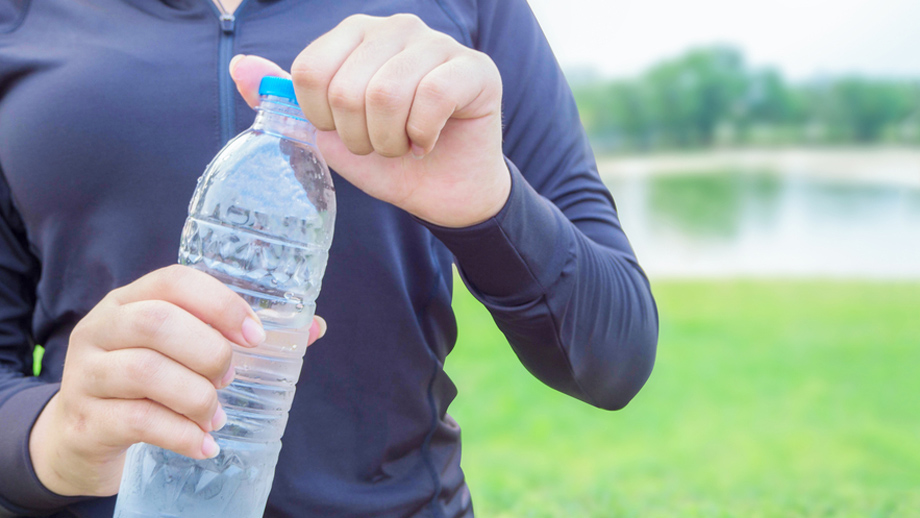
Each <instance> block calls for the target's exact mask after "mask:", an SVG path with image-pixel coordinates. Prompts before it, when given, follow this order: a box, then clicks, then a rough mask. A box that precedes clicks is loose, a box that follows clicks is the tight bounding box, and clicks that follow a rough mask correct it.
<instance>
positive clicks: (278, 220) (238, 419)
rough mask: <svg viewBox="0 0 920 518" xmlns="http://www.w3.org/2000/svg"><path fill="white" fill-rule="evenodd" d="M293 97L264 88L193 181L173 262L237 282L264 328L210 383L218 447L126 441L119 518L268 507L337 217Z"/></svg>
mask: <svg viewBox="0 0 920 518" xmlns="http://www.w3.org/2000/svg"><path fill="white" fill-rule="evenodd" d="M292 102H293V101H285V100H284V99H279V98H276V97H272V96H269V97H263V102H262V105H261V106H260V110H259V114H258V115H257V117H256V122H255V123H254V124H253V127H252V128H250V129H249V130H247V131H246V132H244V133H242V134H240V135H239V136H238V137H236V138H235V139H233V140H232V141H231V142H229V143H228V144H227V146H225V147H224V149H223V150H221V152H220V153H219V154H218V155H217V156H216V157H215V158H214V160H213V161H212V162H211V164H210V165H209V166H208V168H207V169H206V170H205V173H204V175H202V177H201V178H200V179H199V181H198V187H197V189H196V190H195V194H194V196H193V197H192V200H191V203H190V204H189V216H188V219H187V220H186V223H185V226H184V228H183V230H182V235H181V240H180V250H179V262H180V263H182V264H185V265H188V266H190V267H192V268H195V269H198V270H201V271H204V272H206V273H208V274H210V275H212V276H214V277H216V278H217V279H218V280H220V281H222V282H223V283H224V284H226V285H227V286H229V287H230V288H231V289H233V290H234V291H236V292H237V293H238V294H239V295H240V296H241V297H243V299H244V300H246V301H247V302H248V303H249V304H250V306H251V307H252V309H253V310H254V311H255V312H256V314H257V315H258V316H259V318H260V319H261V320H262V323H263V325H264V328H265V331H266V341H265V343H263V344H262V345H261V346H259V347H258V348H255V349H250V348H244V347H240V346H235V348H234V352H233V366H234V369H235V373H236V374H235V378H234V380H233V382H232V383H231V384H230V386H228V387H227V388H225V389H222V390H220V391H218V398H219V400H220V403H221V405H222V406H223V408H224V411H225V412H226V413H227V424H226V425H225V426H224V427H223V428H222V429H221V430H219V431H217V432H212V435H213V437H214V439H215V440H216V441H217V444H218V445H219V446H220V454H219V455H218V456H217V457H215V458H213V459H207V460H203V461H196V460H192V459H189V458H187V457H184V456H182V455H178V454H176V453H173V452H170V451H167V450H163V449H161V448H158V447H156V446H152V445H148V444H136V445H134V446H132V447H131V448H130V449H129V450H128V455H127V460H126V463H125V473H124V476H123V479H122V485H121V489H120V491H119V496H118V503H117V505H116V510H115V518H167V517H176V518H178V517H182V518H257V517H260V516H262V513H263V512H264V509H265V504H266V500H267V498H268V493H269V491H270V490H271V482H272V480H273V477H274V469H275V464H276V463H277V460H278V454H279V452H280V450H281V436H282V434H283V433H284V428H285V425H286V424H287V419H288V412H289V411H290V409H291V403H292V401H293V398H294V388H295V384H296V383H297V381H298V378H299V377H300V371H301V367H302V364H303V355H304V352H305V350H306V347H307V339H308V336H309V333H308V330H309V327H310V325H311V323H312V319H313V313H314V308H315V300H316V297H317V296H318V295H319V291H320V286H321V283H322V277H323V273H324V272H325V268H326V261H327V258H328V251H329V246H330V244H331V241H332V233H333V225H334V220H335V191H334V188H333V185H332V179H331V176H330V174H329V170H328V168H327V167H326V164H325V162H324V161H323V159H322V157H321V156H320V155H319V153H318V151H317V150H316V148H315V147H314V145H313V140H312V139H313V135H314V133H315V130H314V129H313V127H312V126H311V125H310V123H309V122H307V121H306V120H304V119H302V114H301V113H300V110H299V108H297V107H296V105H295V104H292ZM298 115H299V116H298ZM194 346H195V344H194V343H189V347H194Z"/></svg>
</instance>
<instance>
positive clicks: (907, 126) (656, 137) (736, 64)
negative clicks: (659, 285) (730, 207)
mask: <svg viewBox="0 0 920 518" xmlns="http://www.w3.org/2000/svg"><path fill="white" fill-rule="evenodd" d="M573 90H574V93H575V100H576V102H577V103H578V107H579V110H580V112H581V116H582V121H583V123H584V125H585V129H586V130H587V132H588V134H589V136H590V137H591V139H592V141H593V142H594V145H595V147H596V148H598V150H600V151H621V150H652V149H674V148H677V149H684V148H700V147H709V146H713V145H720V146H731V145H750V144H753V145H785V144H845V143H880V142H887V143H909V144H917V143H920V80H887V79H868V78H862V77H842V78H836V79H823V80H815V81H810V82H805V83H801V84H790V83H788V82H787V81H786V80H785V79H784V78H783V77H782V75H781V74H780V73H779V72H778V71H777V70H774V69H770V68H767V69H758V70H751V69H750V68H749V67H747V65H746V64H745V60H744V57H743V55H742V54H741V53H740V52H739V51H737V50H735V49H732V48H730V47H721V46H719V47H709V48H702V49H696V50H691V51H689V52H688V53H686V54H684V55H683V56H680V57H678V58H676V59H672V60H668V61H665V62H662V63H660V64H658V65H655V66H654V67H652V68H651V69H650V70H648V71H647V72H645V73H644V74H642V75H641V76H640V77H639V78H637V79H633V80H606V81H605V80H600V79H592V80H587V81H581V82H577V83H576V84H575V85H574V87H573Z"/></svg>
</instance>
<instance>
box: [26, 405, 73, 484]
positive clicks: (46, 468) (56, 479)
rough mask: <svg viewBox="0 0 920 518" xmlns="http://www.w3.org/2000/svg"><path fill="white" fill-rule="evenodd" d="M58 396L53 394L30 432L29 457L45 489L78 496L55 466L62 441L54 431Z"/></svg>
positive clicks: (55, 428)
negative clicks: (58, 447) (57, 450)
mask: <svg viewBox="0 0 920 518" xmlns="http://www.w3.org/2000/svg"><path fill="white" fill-rule="evenodd" d="M58 396H59V394H55V395H54V396H52V398H51V399H50V400H49V401H48V404H47V405H45V408H44V409H42V412H41V413H40V414H39V415H38V418H37V419H36V420H35V424H34V425H33V426H32V430H31V432H30V433H29V457H30V460H31V461H32V470H33V471H34V472H35V476H36V477H37V478H38V481H39V482H40V483H41V484H42V486H44V487H45V489H47V490H48V491H51V492H52V493H55V494H57V495H61V496H77V493H75V492H73V491H70V490H68V489H69V488H68V487H67V486H68V484H67V483H66V482H65V481H64V478H63V477H61V476H60V475H59V474H58V471H57V470H56V469H55V466H54V459H56V458H60V455H57V454H55V449H56V447H57V446H58V445H59V444H60V441H59V439H58V438H57V437H55V436H54V431H55V430H57V429H58V427H57V425H56V424H55V422H54V421H55V419H54V413H55V412H56V410H57V406H58V400H59V397H58Z"/></svg>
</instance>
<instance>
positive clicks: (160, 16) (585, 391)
mask: <svg viewBox="0 0 920 518" xmlns="http://www.w3.org/2000/svg"><path fill="white" fill-rule="evenodd" d="M226 3H227V2H225V4H226ZM233 4H239V7H237V8H236V9H235V11H234V12H233V13H230V12H221V9H220V7H218V5H217V2H215V3H212V1H211V0H87V1H83V2H72V1H68V0H43V1H42V2H32V1H29V0H0V172H2V174H0V180H2V181H0V236H2V246H0V280H2V282H0V286H2V287H0V429H2V434H0V465H2V466H3V469H2V470H0V509H2V510H0V516H4V515H5V516H20V515H23V516H29V515H35V516H37V515H42V516H44V515H50V516H55V517H77V516H79V517H93V518H97V517H100V518H101V517H103V516H111V515H112V510H113V505H114V498H113V497H112V495H114V494H115V493H116V492H117V490H118V484H119V480H120V474H121V468H122V464H123V460H124V451H125V449H126V448H127V447H128V446H129V445H130V444H132V443H135V442H139V441H145V442H149V443H153V444H156V445H160V446H163V447H166V448H169V449H172V450H175V451H177V452H179V453H182V454H184V455H188V456H190V457H194V458H204V457H208V456H212V455H214V454H215V453H216V451H215V445H214V442H213V439H211V438H210V435H209V434H208V432H210V431H212V430H214V429H216V428H218V427H219V426H220V425H221V424H222V423H223V421H224V420H225V417H224V416H223V412H222V410H221V409H220V406H219V404H218V402H217V398H216V390H217V389H218V388H220V387H223V386H226V385H227V384H228V383H229V382H230V380H231V379H232V377H233V374H234V373H233V368H232V365H231V354H230V351H231V344H237V345H239V346H243V347H250V346H253V345H256V344H258V343H259V342H260V341H261V340H262V339H263V338H264V331H263V330H262V328H261V326H260V323H259V322H258V319H257V318H256V317H255V315H254V314H253V312H252V310H251V309H250V308H249V307H248V306H247V305H246V304H245V303H244V302H243V301H242V299H240V298H239V297H237V296H236V295H234V294H233V292H232V291H230V290H229V289H228V288H226V287H224V286H223V285H221V284H220V283H219V282H217V281H216V280H214V279H212V278H210V277H208V276H207V275H205V274H202V273H200V272H197V271H194V270H191V269H189V268H185V267H181V266H169V265H171V264H174V263H175V262H176V251H177V249H178V238H179V231H180V229H181V228H182V224H183V221H184V218H185V214H186V205H187V203H188V200H189V198H190V196H191V193H192V191H193V189H194V187H195V180H196V178H197V177H198V175H199V174H200V173H201V172H202V171H203V169H204V167H205V165H206V164H207V163H208V161H209V159H210V158H211V157H213V156H214V155H215V154H216V152H217V151H218V150H219V149H220V147H221V146H222V144H223V143H225V142H226V141H227V139H229V138H230V137H231V136H232V135H234V134H235V133H237V132H239V131H241V130H243V129H245V128H246V127H248V126H249V124H250V123H251V121H252V118H253V112H252V110H250V109H248V107H247V104H248V105H249V106H252V105H253V104H254V103H255V102H256V99H257V89H256V88H257V84H258V81H259V79H260V78H261V77H262V76H263V75H266V74H285V73H286V71H287V70H290V71H291V74H292V77H293V81H294V84H295V89H296V92H297V97H298V100H299V102H300V105H301V107H302V108H303V111H304V113H305V114H306V115H307V117H308V118H309V119H310V120H311V121H312V122H313V123H314V124H315V125H316V127H317V128H318V129H319V130H320V131H319V133H318V137H317V141H318V146H319V148H320V149H321V151H322V153H323V154H324V156H325V158H326V160H327V162H328V163H329V165H330V167H331V169H332V170H334V171H335V175H334V180H335V184H336V189H337V194H336V195H337V200H338V218H337V223H336V233H335V240H334V242H333V245H332V250H331V252H330V259H329V266H328V269H327V273H326V276H325V279H324V285H323V290H322V294H321V296H320V298H319V300H318V307H319V311H320V313H321V314H323V315H324V317H325V318H326V321H328V333H326V335H325V337H324V338H323V339H322V340H319V341H318V342H317V343H316V344H315V345H312V346H311V347H310V348H309V349H308V351H307V355H306V359H305V362H304V368H303V372H302V375H301V379H300V383H299V385H298V389H297V396H296V398H295V400H294V403H293V408H292V410H291V415H290V421H289V423H288V425H287V430H286V433H285V438H284V449H283V451H282V455H281V459H280V461H279V464H278V467H277V470H276V476H275V482H274V486H273V489H272V493H271V496H270V498H269V503H268V508H267V510H266V516H268V517H283V516H296V517H301V516H338V517H342V516H388V517H389V516H393V517H396V516H400V517H404V516H436V517H461V516H464V517H465V516H472V514H473V510H472V509H473V508H472V502H471V497H470V494H469V491H468V489H467V487H466V484H465V482H464V478H463V473H462V471H461V468H460V430H459V427H458V425H457V423H456V422H455V421H454V420H453V419H452V418H451V417H450V415H449V414H448V413H447V410H448V405H449V404H450V402H451V401H452V400H453V398H454V397H455V395H456V393H457V390H456V388H455V387H454V386H453V384H452V383H451V381H450V379H449V378H448V377H447V375H446V374H445V373H444V369H443V367H444V361H445V358H446V357H447V355H448V353H449V352H450V350H451V348H452V347H453V344H454V342H455V340H456V336H457V329H456V324H455V321H454V318H453V314H452V312H451V306H450V303H451V290H452V270H451V265H452V264H456V266H457V269H458V271H459V272H460V274H461V276H462V278H463V280H464V282H465V283H466V285H467V286H468V288H469V289H470V291H471V292H472V293H473V295H475V296H476V298H477V299H478V300H479V301H481V302H482V303H483V304H484V305H485V306H486V307H487V308H488V310H489V311H490V312H491V314H492V316H493V318H494V320H495V322H496V323H497V325H498V326H499V328H500V329H501V330H502V332H503V333H504V334H505V336H506V337H507V338H508V341H509V343H510V344H511V347H512V348H513V349H514V351H515V353H516V354H517V355H518V357H519V358H520V360H521V362H522V363H523V365H524V366H525V367H526V368H527V369H528V370H529V371H530V372H531V373H533V374H534V375H535V376H536V377H537V378H539V379H540V380H542V381H543V382H544V383H546V384H547V385H549V386H551V387H553V388H555V389H557V390H560V391H562V392H564V393H566V394H570V395H571V396H573V397H575V398H578V399H581V400H583V401H585V402H587V403H589V404H592V405H595V406H598V407H601V408H606V409H618V408H621V407H622V406H624V405H625V404H626V403H627V402H628V401H629V400H630V399H631V398H632V397H633V396H634V395H635V394H636V392H637V391H638V390H639V389H640V387H641V386H642V385H643V384H644V382H645V381H646V379H647V378H648V376H649V374H650V372H651V368H652V364H653V362H654V356H655V347H656V341H657V329H658V327H657V325H658V321H657V309H656V307H655V304H654V300H653V297H652V295H651V292H650V288H649V284H648V281H647V279H646V278H645V275H644V274H643V272H642V270H641V269H640V267H639V265H638V263H637V261H636V258H635V255H634V253H633V251H632V249H631V248H630V245H629V243H628V241H627V238H626V236H625V234H624V233H623V230H622V228H621V226H620V224H619V221H618V219H617V215H616V209H615V206H614V203H613V199H612V198H611V196H610V194H609V192H608V191H607V190H606V188H605V187H604V186H603V184H602V183H601V181H600V179H599V177H598V174H597V171H596V166H595V163H594V159H593V156H592V153H591V151H590V148H589V146H588V143H587V140H586V137H585V134H584V132H583V130H582V128H581V124H580V122H579V119H578V114H577V111H576V107H575V104H574V102H573V99H572V95H571V92H570V90H569V88H568V86H567V84H566V82H565V79H564V77H563V74H562V73H561V71H560V69H559V67H558V65H557V64H556V61H555V59H554V57H553V55H552V52H551V50H550V48H549V46H548V44H547V42H546V40H545V38H544V36H543V34H542V32H541V31H540V28H539V25H538V24H537V22H536V20H535V19H534V17H533V14H532V13H531V11H530V9H529V7H528V6H527V4H526V1H525V0H479V1H477V2H468V1H463V0H430V1H408V0H390V1H371V0H343V1H339V2H298V1H295V0H243V1H242V3H240V2H237V1H234V2H233ZM231 7H232V6H231ZM307 43H309V44H307ZM234 55H237V57H235V58H234V59H233V61H232V62H231V57H232V56H234ZM234 87H235V88H236V89H237V90H238V91H239V93H240V94H241V95H236V92H234ZM325 329H326V326H325V322H324V321H322V320H320V319H317V320H316V321H315V322H314V325H313V327H312V328H311V330H310V333H311V337H310V339H311V341H314V340H316V339H317V338H318V337H319V336H321V335H323V334H324V332H325ZM35 344H42V345H43V346H44V348H45V351H46V352H45V356H44V360H43V362H42V366H41V374H40V375H39V376H37V377H35V376H32V375H31V373H32V368H33V366H32V365H31V357H32V349H33V346H34V345H35ZM481 404H483V405H488V404H489V402H488V401H482V402H481ZM521 404H526V401H522V402H521ZM560 440H564V438H560Z"/></svg>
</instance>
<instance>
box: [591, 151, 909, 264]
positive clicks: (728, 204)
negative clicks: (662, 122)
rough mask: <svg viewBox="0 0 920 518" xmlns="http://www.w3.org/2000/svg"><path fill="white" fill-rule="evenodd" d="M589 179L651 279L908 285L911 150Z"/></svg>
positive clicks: (639, 164) (612, 165) (655, 169)
mask: <svg viewBox="0 0 920 518" xmlns="http://www.w3.org/2000/svg"><path fill="white" fill-rule="evenodd" d="M599 169H600V171H601V175H602V177H603V178H604V181H605V183H607V185H608V187H609V188H610V190H611V192H612V193H613V195H614V198H615V199H616V202H617V207H618V210H619V213H620V219H621V221H622V224H623V227H624V229H625V230H626V233H627V235H628V236H629V238H630V241H631V242H632V244H633V247H634V248H635V250H636V254H637V255H638V257H639V262H640V263H641V264H642V266H643V267H644V268H645V270H646V271H647V273H648V274H649V276H650V277H652V278H662V277H668V278H672V277H836V278H874V279H920V150H837V151H834V150H830V151H827V150H823V151H822V150H785V151H736V152H715V153H701V154H693V155H684V156H657V157H656V156H650V157H633V158H614V159H607V160H600V161H599Z"/></svg>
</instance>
